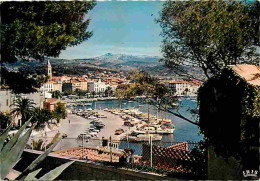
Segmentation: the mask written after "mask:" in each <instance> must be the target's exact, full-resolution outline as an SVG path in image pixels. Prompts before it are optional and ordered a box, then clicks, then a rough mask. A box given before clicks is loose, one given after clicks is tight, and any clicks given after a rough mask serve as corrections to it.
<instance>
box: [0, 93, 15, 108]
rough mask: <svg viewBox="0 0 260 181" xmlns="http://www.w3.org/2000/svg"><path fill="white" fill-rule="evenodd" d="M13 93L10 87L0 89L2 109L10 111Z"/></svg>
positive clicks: (0, 105)
mask: <svg viewBox="0 0 260 181" xmlns="http://www.w3.org/2000/svg"><path fill="white" fill-rule="evenodd" d="M12 97H13V94H12V93H11V91H10V90H9V89H1V90H0V111H1V112H10V111H11V109H10V105H11V104H12Z"/></svg>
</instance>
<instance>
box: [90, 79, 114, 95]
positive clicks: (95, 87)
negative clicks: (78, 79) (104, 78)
mask: <svg viewBox="0 0 260 181" xmlns="http://www.w3.org/2000/svg"><path fill="white" fill-rule="evenodd" d="M109 86H110V85H109V84H106V83H105V82H101V80H99V81H98V82H88V91H89V92H90V93H91V92H94V91H95V92H96V93H99V92H105V90H106V88H107V87H109Z"/></svg>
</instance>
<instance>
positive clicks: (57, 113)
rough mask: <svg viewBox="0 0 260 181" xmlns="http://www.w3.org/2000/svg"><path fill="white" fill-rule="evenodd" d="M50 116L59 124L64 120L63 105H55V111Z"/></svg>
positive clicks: (64, 110)
mask: <svg viewBox="0 0 260 181" xmlns="http://www.w3.org/2000/svg"><path fill="white" fill-rule="evenodd" d="M52 116H53V118H54V119H56V120H57V122H58V123H59V122H60V120H61V119H64V118H65V117H66V108H65V106H64V104H62V103H61V102H58V103H57V106H56V107H55V109H54V110H53V112H52Z"/></svg>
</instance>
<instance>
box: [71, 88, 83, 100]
mask: <svg viewBox="0 0 260 181" xmlns="http://www.w3.org/2000/svg"><path fill="white" fill-rule="evenodd" d="M74 93H75V94H76V95H77V96H79V98H81V97H82V96H85V95H86V91H83V90H81V89H78V88H77V89H75V91H74Z"/></svg>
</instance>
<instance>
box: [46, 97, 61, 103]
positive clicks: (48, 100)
mask: <svg viewBox="0 0 260 181" xmlns="http://www.w3.org/2000/svg"><path fill="white" fill-rule="evenodd" d="M58 102H61V103H65V102H63V101H61V100H59V99H55V98H49V99H47V100H46V103H49V104H57V103H58Z"/></svg>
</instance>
